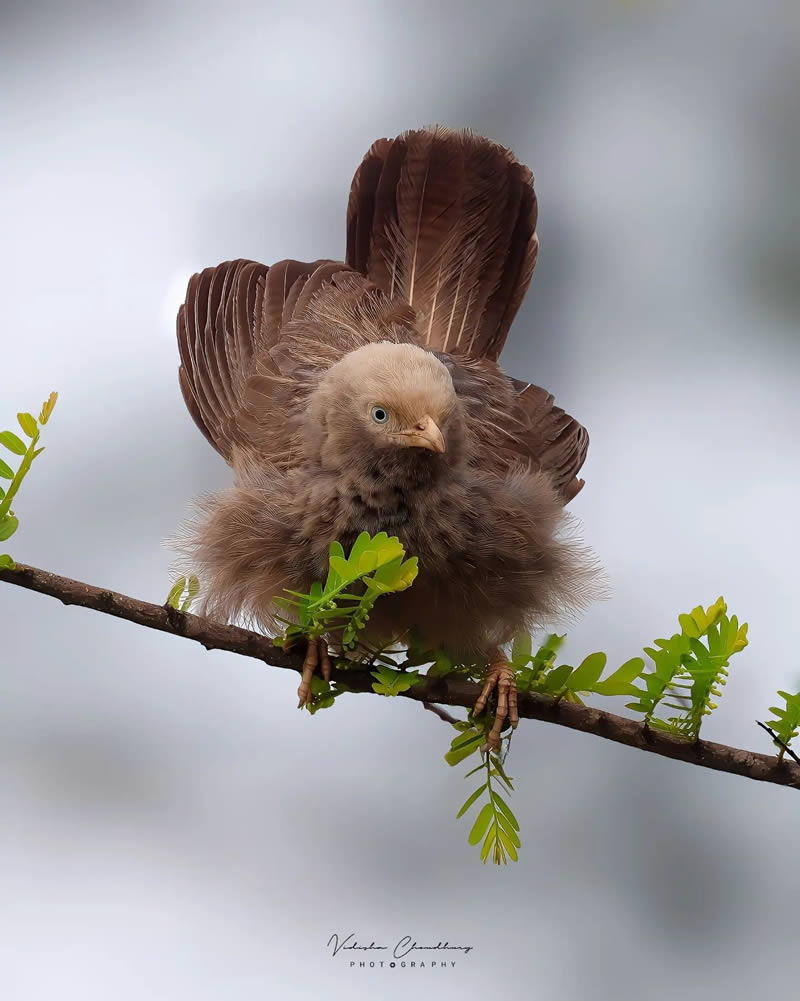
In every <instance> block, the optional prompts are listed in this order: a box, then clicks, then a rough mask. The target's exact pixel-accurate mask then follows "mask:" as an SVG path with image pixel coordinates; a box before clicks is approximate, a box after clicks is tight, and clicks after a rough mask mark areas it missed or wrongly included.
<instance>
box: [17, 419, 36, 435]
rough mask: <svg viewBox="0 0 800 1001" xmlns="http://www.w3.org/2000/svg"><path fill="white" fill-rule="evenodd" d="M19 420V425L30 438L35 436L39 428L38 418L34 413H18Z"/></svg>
mask: <svg viewBox="0 0 800 1001" xmlns="http://www.w3.org/2000/svg"><path fill="white" fill-rule="evenodd" d="M17 420H18V421H19V426H20V427H21V428H22V430H23V431H24V432H25V434H26V435H27V436H28V437H29V438H35V437H36V435H37V433H38V431H39V429H38V427H37V425H36V418H35V417H34V416H33V414H27V413H22V414H17Z"/></svg>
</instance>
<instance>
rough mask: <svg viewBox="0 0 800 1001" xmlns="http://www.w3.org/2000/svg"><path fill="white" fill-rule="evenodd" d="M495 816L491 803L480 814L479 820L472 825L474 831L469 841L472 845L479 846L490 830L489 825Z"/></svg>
mask: <svg viewBox="0 0 800 1001" xmlns="http://www.w3.org/2000/svg"><path fill="white" fill-rule="evenodd" d="M493 816H494V810H493V809H492V804H491V803H486V804H485V805H484V807H483V809H482V810H481V812H480V813H479V814H478V819H477V820H476V821H475V823H474V824H473V825H472V830H471V831H470V832H469V838H468V839H467V840H468V841H469V843H470V844H471V845H477V843H478V842H479V841H480V840H481V838H482V837H483V836H484V834H486V831H487V830H488V828H489V824H490V823H491V822H492V818H493Z"/></svg>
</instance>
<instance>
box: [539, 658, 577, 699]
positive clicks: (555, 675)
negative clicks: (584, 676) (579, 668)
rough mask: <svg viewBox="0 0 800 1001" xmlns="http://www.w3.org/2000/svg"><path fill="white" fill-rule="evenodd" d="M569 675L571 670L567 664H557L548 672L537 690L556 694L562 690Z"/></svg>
mask: <svg viewBox="0 0 800 1001" xmlns="http://www.w3.org/2000/svg"><path fill="white" fill-rule="evenodd" d="M571 674H572V668H571V667H570V665H569V664H559V665H558V667H554V668H553V670H552V671H548V673H547V675H546V676H545V677H544V679H543V681H542V682H541V683H540V685H538V686H537V688H538V690H539V691H543V692H548V693H550V694H556V693H558V692H560V691H561V690H562V689H563V687H564V685H565V684H566V681H567V678H569V676H570V675H571Z"/></svg>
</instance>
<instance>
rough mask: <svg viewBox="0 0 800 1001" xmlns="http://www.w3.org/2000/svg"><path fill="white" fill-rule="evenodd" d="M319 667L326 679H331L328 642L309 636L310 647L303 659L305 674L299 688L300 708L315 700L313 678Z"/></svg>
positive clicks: (298, 705)
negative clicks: (312, 691)
mask: <svg viewBox="0 0 800 1001" xmlns="http://www.w3.org/2000/svg"><path fill="white" fill-rule="evenodd" d="M317 667H319V668H320V670H321V672H322V677H323V678H324V679H325V681H330V680H331V659H330V657H329V656H328V644H327V643H326V642H325V640H324V639H322V638H321V637H315V636H309V637H308V649H307V650H306V656H305V659H304V661H303V676H302V678H301V679H300V685H299V686H298V689H297V697H298V699H299V701H298V703H297V708H298V709H305V707H306V706H309V705H311V703H312V701H313V700H314V696H313V695H312V693H311V679H312V678H313V677H314V674H315V673H316V670H317Z"/></svg>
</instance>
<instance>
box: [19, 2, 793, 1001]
mask: <svg viewBox="0 0 800 1001" xmlns="http://www.w3.org/2000/svg"><path fill="white" fill-rule="evenodd" d="M0 38H1V39H2V41H1V42H0V44H1V45H2V53H1V54H0V95H2V96H1V97H0V101H2V131H3V135H4V137H5V143H4V146H5V152H4V157H3V160H4V164H3V175H4V180H3V191H2V199H3V202H2V228H3V230H4V239H3V241H2V249H0V254H2V267H1V268H0V283H2V290H1V292H2V303H3V313H4V317H3V323H2V326H1V327H0V372H1V374H2V379H0V415H2V416H0V421H2V422H3V423H4V425H10V424H11V423H12V421H13V417H14V414H15V413H16V412H17V411H18V410H34V411H36V410H38V407H39V405H40V403H41V401H42V400H44V399H45V398H46V396H47V394H48V393H49V392H50V390H51V389H57V390H58V391H59V393H60V397H59V403H58V406H57V408H56V411H55V415H54V417H53V420H52V423H51V424H50V425H49V426H48V428H47V429H46V442H45V444H46V445H47V452H46V454H45V455H44V456H42V458H41V459H39V461H38V463H37V465H36V468H35V470H34V472H33V475H32V476H31V477H30V479H29V480H28V481H26V483H25V485H24V488H23V491H22V493H21V495H20V498H19V502H18V504H17V505H16V509H17V513H18V514H19V515H20V517H21V528H20V530H19V532H18V533H17V535H16V536H15V537H14V539H13V544H12V545H11V546H10V549H11V552H12V554H13V555H14V556H16V557H17V558H18V559H19V560H21V561H24V562H27V563H31V564H34V565H37V566H40V567H44V568H47V569H50V570H53V571H55V572H58V573H62V574H65V575H67V576H72V577H76V578H78V579H81V580H86V581H90V582H92V583H95V584H98V585H103V586H108V587H110V588H114V589H117V590H120V591H123V592H127V593H129V594H132V595H135V596H138V597H142V598H147V599H150V600H154V601H163V600H164V598H165V596H166V593H167V590H168V588H169V577H168V568H169V564H170V560H171V555H170V552H169V551H168V550H167V549H166V548H165V546H164V545H163V543H162V540H163V539H165V538H166V537H167V536H169V535H171V534H172V533H173V532H174V531H175V529H176V527H177V526H178V525H179V524H180V523H181V521H182V520H183V519H184V518H185V516H186V514H187V511H188V507H189V504H190V502H191V500H192V498H194V497H196V496H197V495H199V494H200V493H202V492H204V491H207V490H214V489H218V488H221V487H223V486H225V485H226V484H227V483H228V481H229V474H228V470H227V468H226V467H225V465H224V463H223V462H222V460H221V459H220V458H219V457H217V456H216V454H215V453H213V452H212V451H211V449H210V448H209V447H208V446H207V445H206V443H205V441H204V440H203V438H202V437H201V435H200V434H199V433H198V431H197V430H196V429H195V427H194V426H193V424H192V423H191V421H190V418H189V416H188V414H187V413H186V411H185V409H184V405H183V402H182V400H181V396H180V393H179V390H178V386H177V381H176V369H177V363H178V362H177V351H176V346H175V341H174V317H175V312H176V309H177V305H178V303H179V301H180V300H181V299H182V296H183V291H184V289H185V285H186V280H187V278H188V276H189V275H190V274H191V273H192V272H193V271H196V270H200V269H201V268H203V267H205V266H207V265H213V264H216V263H218V262H220V261H223V260H226V259H230V258H232V257H250V258H254V259H256V260H261V261H264V262H267V263H269V262H271V261H274V260H276V259H280V258H283V257H297V258H300V259H305V260H311V259H314V258H316V257H326V256H333V257H337V256H341V255H342V254H343V252H344V212H345V205H346V196H347V191H348V186H349V183H350V179H351V176H352V173H353V171H354V169H355V167H356V166H357V164H358V162H359V160H360V158H361V156H362V155H363V153H364V152H365V150H366V149H367V148H368V146H369V145H370V143H371V142H372V141H373V140H374V139H376V138H377V137H379V136H385V135H389V136H391V135H395V134H397V133H398V132H400V131H402V130H403V129H406V128H412V127H419V126H421V125H424V124H429V123H433V122H439V123H443V124H448V125H452V126H469V127H471V128H473V129H475V130H477V131H478V132H481V133H484V134H486V135H488V136H490V137H491V138H493V139H495V140H497V141H499V142H501V143H503V144H506V145H508V146H511V147H512V148H513V149H514V150H515V152H516V153H517V155H518V156H519V157H520V159H522V160H523V161H524V162H525V163H527V164H529V165H530V166H531V167H532V169H533V171H534V174H535V176H536V187H537V192H538V196H539V203H540V223H539V234H540V238H541V253H540V257H539V264H538V267H537V271H536V275H535V277H534V280H533V284H532V287H531V291H530V293H529V295H528V298H527V301H526V303H525V305H524V307H523V309H522V311H521V313H520V315H519V317H518V319H517V321H516V323H515V325H514V328H513V329H512V334H511V339H510V343H509V346H508V348H507V351H506V353H505V354H504V363H505V366H506V369H507V370H508V371H510V372H511V373H513V374H514V375H515V376H517V377H519V378H524V379H529V380H532V381H534V382H537V383H540V384H542V385H545V386H547V387H549V388H550V389H552V390H553V391H554V392H555V393H556V395H557V398H558V401H559V402H560V403H561V405H563V406H564V407H566V408H567V409H569V410H570V412H572V413H574V414H575V415H576V416H577V417H578V418H579V419H580V420H582V421H583V423H585V424H586V425H587V427H588V428H589V429H590V433H591V436H592V444H591V448H590V453H589V458H588V461H587V463H586V466H585V477H586V480H587V484H586V488H585V489H584V491H583V492H582V493H581V494H580V496H579V497H578V498H577V500H576V501H575V502H574V504H573V505H572V510H573V512H574V514H575V515H576V516H577V517H579V518H580V520H581V522H582V525H583V529H582V531H583V535H584V537H585V539H586V540H587V542H588V543H590V544H591V546H592V547H593V548H594V549H595V551H596V552H597V554H598V556H599V557H600V559H601V560H602V561H603V563H604V564H605V566H606V567H607V568H608V571H609V574H610V577H611V581H612V585H613V597H612V598H611V599H610V600H609V601H606V602H605V603H602V604H599V605H597V606H595V607H594V608H592V610H591V611H590V612H589V613H588V614H587V615H586V617H585V618H584V619H583V620H582V622H581V623H580V624H579V625H578V626H577V627H576V628H574V629H572V631H571V632H570V637H569V642H568V646H567V647H566V650H565V656H567V657H568V659H570V660H571V661H572V662H573V663H574V662H576V660H577V659H579V658H581V657H582V656H583V655H584V654H585V653H588V652H590V651H592V650H596V649H603V650H606V651H607V652H608V653H609V657H610V659H611V661H612V662H616V663H621V662H622V661H623V660H625V659H627V658H628V657H630V656H633V655H635V654H637V653H638V652H640V650H641V647H642V646H643V645H644V644H646V643H649V642H650V641H651V640H652V639H653V638H654V637H655V636H663V635H668V634H669V633H670V632H671V631H672V630H673V629H674V627H675V626H676V616H677V614H678V612H681V611H687V610H688V609H689V608H691V607H693V606H694V605H696V604H698V603H700V602H703V603H705V604H708V603H711V602H713V601H714V599H715V598H716V597H717V596H718V595H719V594H724V595H725V597H726V598H727V600H728V603H729V608H730V610H731V611H732V612H735V613H737V614H738V615H739V616H740V618H743V619H745V620H747V621H748V622H749V623H750V638H751V645H750V647H749V648H748V649H747V650H746V651H745V652H744V653H743V654H741V655H739V656H738V657H737V658H736V661H735V662H734V665H733V670H732V676H731V679H730V681H729V684H728V686H727V688H726V689H725V693H724V698H723V699H722V700H721V705H720V708H719V709H718V711H717V712H716V713H715V714H714V715H713V717H711V718H710V719H709V721H708V722H707V724H706V725H705V726H704V736H706V737H708V738H710V739H714V740H719V741H722V742H725V743H730V744H737V745H739V746H746V747H750V748H754V749H759V750H762V751H769V749H770V745H769V740H768V738H767V737H766V735H765V734H763V732H762V731H760V730H759V729H758V728H757V727H756V726H755V723H754V719H755V718H756V717H759V718H761V719H763V718H765V716H766V715H767V708H768V707H769V706H770V705H774V704H775V695H774V693H775V691H776V689H777V688H789V689H790V690H792V691H796V690H797V688H798V686H799V685H800V665H799V664H798V663H797V660H796V659H795V657H794V654H793V653H792V651H793V650H794V649H795V648H796V645H797V641H798V638H800V634H799V633H798V626H797V624H796V619H795V616H794V612H795V608H796V606H797V602H798V598H800V589H799V588H798V583H797V575H796V566H797V564H798V560H800V542H799V541H798V528H797V514H796V512H797V510H798V507H800V472H799V471H798V459H800V452H799V451H798V428H799V427H800V393H798V388H797V387H798V379H799V378H800V337H798V328H799V327H800V323H799V322H798V321H800V291H799V290H800V282H799V281H798V275H799V273H800V199H798V187H797V178H798V176H799V175H800V127H799V125H798V93H800V91H798V86H799V85H800V60H798V58H797V51H798V42H799V41H800V12H798V7H797V5H796V4H794V3H791V2H789V0H786V2H772V0H764V2H762V3H760V4H759V5H757V6H756V5H754V4H752V3H748V2H744V0H729V2H728V3H726V4H720V3H718V2H712V0H692V2H680V0H677V2H674V0H673V2H669V3H668V2H666V0H649V2H648V0H641V2H638V3H637V2H633V0H630V2H618V0H617V2H615V0H572V2H570V3H559V2H556V0H551V2H547V3H543V2H529V0H517V2H504V0H494V2H492V3H488V2H486V3H477V2H462V3H446V2H445V3H431V4H428V3H413V2H409V0H404V2H402V3H400V2H382V3H369V2H367V0H363V2H352V0H345V2H342V3H339V4H328V3H319V2H316V0H308V2H306V3H303V4H302V5H298V6H292V5H287V4H277V3H271V2H263V0H262V2H260V3H255V2H253V3H249V4H248V3H231V4H226V5H220V4H212V3H208V2H206V0H195V2H193V3H191V4H190V3H185V2H184V3H177V2H168V0H167V2H165V0H158V2H156V0H149V2H148V0H145V2H139V3H136V4H127V5H121V4H105V3H100V2H94V3H93V2H84V3H78V2H74V0H51V2H50V3H44V2H41V0H25V2H22V0H4V3H3V5H2V15H1V19H0ZM0 637H1V644H2V645H1V646H0V660H1V661H2V669H1V670H0V886H2V892H0V992H2V995H3V997H6V998H8V999H9V1001H32V999H37V1001H38V999H45V998H46V999H50V998H53V997H56V996H58V997H60V998H76V999H78V998H79V999H81V1001H90V999H106V998H108V997H114V998H115V999H117V1001H128V999H131V1001H134V999H135V1001H138V999H142V998H153V997H156V998H169V999H182V998H187V999H192V1001H205V999H217V998H236V999H237V1001H238V999H243V1001H249V999H261V998H265V997H280V998H292V999H294V998H318V997H321V996H322V997H325V996H328V997H338V996H348V997H352V996H365V997H374V996H381V997H386V998H390V999H393V998H406V997H412V996H413V997H420V996H421V997H429V996H434V995H435V996H437V997H439V998H442V999H449V998H459V999H461V998H463V997H465V996H467V997H469V996H482V995H492V996H500V997H506V998H534V999H543V1001H544V999H546V1001H571V999H583V998H586V997H591V998H593V999H598V1001H600V999H604V998H613V999H619V998H626V997H630V996H634V994H635V995H637V996H644V997H647V998H648V999H649V1001H660V999H667V998H672V997H674V996H675V994H676V993H678V992H679V993H680V995H681V996H682V997H683V998H685V999H695V998H701V997H702V998H709V997H715V998H716V997H719V998H725V999H726V1001H733V999H740V998H741V999H750V998H752V997H754V996H755V995H756V993H757V992H759V993H760V992H761V990H762V989H763V985H764V984H768V987H769V993H770V995H772V996H775V997H779V996H791V995H792V993H793V992H792V985H794V988H795V990H796V985H797V973H796V970H797V963H796V943H797V902H798V899H800V871H798V861H797V831H798V817H800V798H798V794H797V793H794V792H792V791H790V790H788V789H784V788H780V787H776V786H769V785H761V784H758V783H755V782H752V781H748V780H746V779H743V778H737V777H733V776H729V775H722V774H715V773H713V772H711V771H705V770H703V769H699V768H693V767H690V766H688V765H684V764H680V763H677V762H672V761H667V760H662V759H659V758H657V757H655V756H648V755H645V754H642V753H639V752H637V751H633V750H630V749H626V748H623V747H619V746H616V745H614V744H611V743H608V742H605V741H602V740H600V739H598V738H594V737H590V736H585V735H582V734H578V733H573V732H570V731H567V730H564V729H560V728H558V727H553V726H549V725H546V724H542V723H536V722H524V723H523V724H522V725H521V726H520V728H519V731H518V733H517V736H516V737H515V740H514V743H513V748H512V754H511V758H510V760H509V764H508V767H509V770H510V772H511V774H512V775H514V777H515V778H516V780H517V790H518V791H517V793H516V795H515V797H514V804H513V805H514V809H515V811H516V813H517V816H518V817H519V819H520V821H521V824H522V841H523V845H522V855H521V858H520V861H519V863H517V864H516V865H511V866H509V867H508V868H505V869H498V868H495V867H493V866H486V867H484V866H481V864H480V862H479V859H478V854H477V851H476V849H474V848H471V847H470V846H469V845H468V844H467V833H468V824H467V822H466V821H464V820H461V821H456V819H455V813H456V811H457V809H458V807H459V805H460V803H461V801H462V800H463V799H464V797H465V795H466V791H468V790H466V791H465V788H466V786H465V783H464V780H463V778H462V775H463V773H464V772H465V771H467V767H468V766H460V767H458V768H455V769H451V768H448V766H447V765H446V764H445V762H444V760H443V758H442V755H443V754H444V752H445V750H446V749H447V747H448V745H449V741H450V738H451V731H450V729H449V728H448V727H447V726H445V725H444V724H443V723H441V722H440V721H439V720H437V719H436V718H435V717H434V716H433V715H431V714H430V713H425V712H424V711H423V710H422V709H421V708H420V707H419V706H417V705H414V704H411V703H405V702H403V701H402V700H394V701H389V700H385V701H380V700H378V699H374V698H373V699H369V700H367V699H365V698H361V697H356V696H353V697H351V698H349V699H343V700H342V701H341V702H340V703H338V704H337V705H336V707H335V711H333V712H323V713H319V714H318V715H316V716H315V717H313V718H312V717H310V716H309V715H308V714H300V713H298V712H297V711H296V709H295V708H294V691H295V688H296V685H297V679H296V678H295V677H294V676H293V675H289V674H287V673H286V672H280V671H277V670H270V669H268V668H265V667H264V666H263V665H261V664H259V663H258V662H256V661H254V660H248V659H245V658H241V657H236V656H233V655H228V654H223V653H218V652H215V653H207V652H205V651H204V650H203V649H202V648H201V647H199V646H196V645H194V644H190V643H187V642H184V641H181V640H179V639H176V638H173V637H170V636H165V635H162V634H159V633H154V632H149V631H147V630H145V629H142V628H137V627H135V626H132V625H130V624H128V623H125V622H121V621H117V620H115V619H112V618H110V617H108V616H103V615H99V614H97V613H94V612H87V611H83V610H81V609H76V608H66V607H63V606H62V605H60V604H59V603H58V602H55V601H53V600H51V599H49V598H45V597H41V596H38V595H35V594H32V593H27V592H25V591H23V590H21V589H17V588H14V587H10V586H7V585H0ZM573 658H574V659H573ZM350 932H353V933H355V934H356V936H357V937H358V939H359V940H360V941H362V942H363V941H367V942H368V941H371V940H374V941H375V942H377V943H381V942H384V943H386V942H388V943H389V944H393V943H394V942H396V941H397V940H398V939H399V938H400V937H401V936H403V935H406V934H408V935H411V936H413V937H415V938H417V939H418V940H419V941H420V942H425V941H427V942H436V941H438V940H439V939H449V941H450V942H452V943H459V944H468V945H472V946H473V947H474V951H473V952H471V953H470V954H469V955H468V956H466V957H461V956H457V957H456V960H457V962H456V966H455V968H453V969H449V970H436V971H432V970H430V969H428V968H426V969H425V970H421V969H418V968H417V969H414V970H411V969H410V968H406V969H400V968H395V969H393V970H391V969H388V968H384V969H383V970H381V969H374V970H369V969H365V970H359V969H358V968H356V969H351V968H350V967H349V965H348V964H349V956H344V955H342V954H341V953H340V954H339V955H338V956H336V957H333V956H331V954H330V949H329V948H328V947H327V946H326V943H327V942H328V940H329V938H330V936H331V935H332V934H333V933H338V934H340V936H344V935H346V934H348V933H350ZM448 958H450V957H448Z"/></svg>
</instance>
